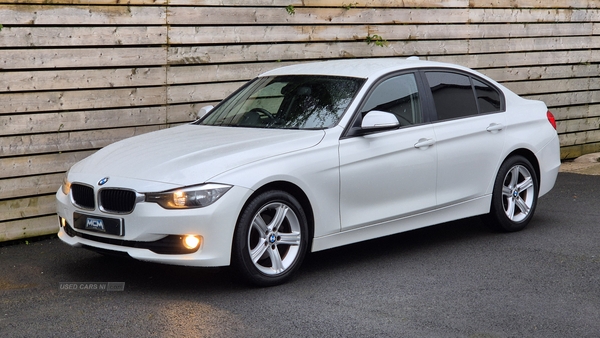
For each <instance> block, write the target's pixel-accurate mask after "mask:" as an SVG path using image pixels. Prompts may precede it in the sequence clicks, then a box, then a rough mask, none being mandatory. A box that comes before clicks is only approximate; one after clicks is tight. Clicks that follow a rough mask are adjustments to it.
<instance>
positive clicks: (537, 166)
mask: <svg viewBox="0 0 600 338" xmlns="http://www.w3.org/2000/svg"><path fill="white" fill-rule="evenodd" d="M515 155H521V156H523V157H525V158H526V159H527V160H528V161H529V163H531V165H532V166H533V170H535V177H536V178H537V183H538V187H539V185H540V182H541V180H542V178H541V177H540V174H541V172H540V162H539V161H538V159H537V157H536V156H535V154H534V153H533V152H532V151H531V150H529V149H526V148H519V149H515V150H513V151H512V152H511V153H509V154H508V155H507V156H506V157H505V158H504V160H503V161H502V163H504V162H505V161H506V160H507V159H509V158H511V157H512V156H515Z"/></svg>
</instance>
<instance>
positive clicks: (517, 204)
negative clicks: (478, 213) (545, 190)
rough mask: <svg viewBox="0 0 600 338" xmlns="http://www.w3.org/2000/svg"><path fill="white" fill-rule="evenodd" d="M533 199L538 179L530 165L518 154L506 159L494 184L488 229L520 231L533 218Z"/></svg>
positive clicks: (534, 203) (534, 201) (534, 202)
mask: <svg viewBox="0 0 600 338" xmlns="http://www.w3.org/2000/svg"><path fill="white" fill-rule="evenodd" d="M537 198H538V178H537V176H536V172H535V170H534V168H533V166H532V165H531V162H529V160H527V159H526V158H525V157H523V156H520V155H516V156H512V157H509V158H508V159H507V160H506V161H504V163H503V164H502V166H500V170H498V176H497V177H496V181H495V183H494V192H493V195H492V206H491V210H490V214H489V217H488V219H489V222H490V224H491V226H492V227H493V228H494V229H496V230H500V231H506V232H511V231H519V230H522V229H523V228H525V226H527V224H528V223H529V221H530V220H531V218H532V217H533V213H534V211H535V207H536V205H537Z"/></svg>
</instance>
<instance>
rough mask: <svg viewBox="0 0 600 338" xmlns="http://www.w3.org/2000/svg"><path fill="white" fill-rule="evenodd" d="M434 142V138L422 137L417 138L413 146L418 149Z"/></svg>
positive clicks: (425, 147)
mask: <svg viewBox="0 0 600 338" xmlns="http://www.w3.org/2000/svg"><path fill="white" fill-rule="evenodd" d="M434 144H435V140H434V139H431V138H422V139H419V140H418V141H417V143H415V148H419V149H427V148H429V147H430V146H432V145H434Z"/></svg>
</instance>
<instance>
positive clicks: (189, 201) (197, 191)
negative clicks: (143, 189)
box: [145, 183, 231, 209]
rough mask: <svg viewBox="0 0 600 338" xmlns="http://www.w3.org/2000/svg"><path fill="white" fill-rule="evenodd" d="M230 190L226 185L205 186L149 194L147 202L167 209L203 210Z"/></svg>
mask: <svg viewBox="0 0 600 338" xmlns="http://www.w3.org/2000/svg"><path fill="white" fill-rule="evenodd" d="M229 189H231V186H230V185H225V184H214V183H209V184H204V185H200V186H195V187H187V188H181V189H177V190H170V191H165V192H157V193H147V194H146V199H145V200H146V202H153V203H158V204H159V205H160V206H161V207H163V208H165V209H188V208H202V207H206V206H209V205H211V204H213V203H214V202H216V201H217V200H218V199H219V198H221V196H223V195H224V194H225V193H226V192H227V191H228V190H229Z"/></svg>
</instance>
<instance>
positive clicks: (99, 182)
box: [98, 177, 108, 185]
mask: <svg viewBox="0 0 600 338" xmlns="http://www.w3.org/2000/svg"><path fill="white" fill-rule="evenodd" d="M106 182H108V177H104V178H103V179H101V180H100V181H98V185H105V184H106Z"/></svg>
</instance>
